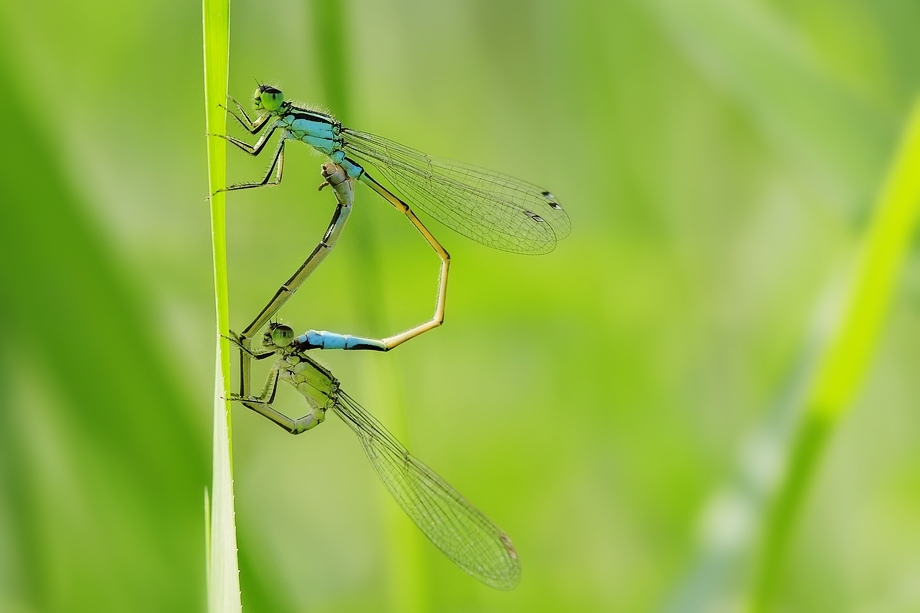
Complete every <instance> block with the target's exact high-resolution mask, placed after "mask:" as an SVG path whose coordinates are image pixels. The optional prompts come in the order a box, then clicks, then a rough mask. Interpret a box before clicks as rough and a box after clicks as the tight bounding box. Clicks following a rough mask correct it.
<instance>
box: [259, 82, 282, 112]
mask: <svg viewBox="0 0 920 613" xmlns="http://www.w3.org/2000/svg"><path fill="white" fill-rule="evenodd" d="M260 99H261V102H262V108H264V109H265V110H266V111H277V110H278V109H279V108H281V103H282V102H284V94H282V93H281V90H280V89H275V88H274V87H269V88H266V89H265V90H264V91H263V92H262V93H261V95H260Z"/></svg>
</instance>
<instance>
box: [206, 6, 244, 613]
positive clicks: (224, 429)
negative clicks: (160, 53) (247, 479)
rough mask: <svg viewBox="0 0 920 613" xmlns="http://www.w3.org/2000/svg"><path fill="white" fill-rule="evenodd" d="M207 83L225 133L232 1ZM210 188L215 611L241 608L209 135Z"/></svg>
mask: <svg viewBox="0 0 920 613" xmlns="http://www.w3.org/2000/svg"><path fill="white" fill-rule="evenodd" d="M202 9H203V28H204V77H205V79H204V88H205V117H206V125H207V133H208V134H224V133H226V129H227V125H226V123H227V122H226V113H225V112H224V111H223V109H221V108H220V106H219V105H221V104H223V103H224V102H225V101H226V99H227V81H228V73H229V66H230V56H229V50H230V15H229V14H230V2H229V0H204V3H203V7H202ZM207 143H208V191H209V193H211V194H214V195H213V196H212V197H211V241H212V247H213V257H214V289H215V303H216V307H217V331H216V332H217V334H216V339H217V363H216V365H215V368H214V371H215V382H214V475H213V485H212V488H213V498H212V501H211V521H210V530H211V533H210V534H209V535H208V543H209V548H210V551H209V557H208V561H207V569H208V573H209V576H208V607H209V610H210V611H212V612H218V611H219V612H225V611H241V610H242V603H241V600H240V580H239V563H238V560H237V555H236V551H237V546H236V526H235V522H234V511H233V472H232V438H231V433H232V429H231V421H230V403H229V402H228V401H227V400H225V398H228V397H229V396H230V343H229V341H228V340H227V338H226V336H227V334H228V333H229V330H230V309H229V293H228V289H227V236H226V209H225V197H224V194H223V193H219V194H215V193H214V192H215V191H216V190H218V189H220V188H222V187H224V186H225V185H226V184H227V182H226V163H227V159H226V158H227V148H226V143H225V141H224V140H223V139H220V138H215V137H213V136H209V137H208V139H207Z"/></svg>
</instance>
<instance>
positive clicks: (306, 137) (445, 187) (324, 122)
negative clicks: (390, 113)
mask: <svg viewBox="0 0 920 613" xmlns="http://www.w3.org/2000/svg"><path fill="white" fill-rule="evenodd" d="M231 101H232V102H233V104H234V105H235V106H236V108H237V110H238V111H239V114H237V113H235V112H233V111H232V110H231V111H230V113H231V114H232V115H233V116H234V117H235V118H236V119H237V121H238V122H239V123H240V125H241V126H243V128H245V129H246V130H247V131H248V132H249V133H250V134H258V133H259V132H261V131H262V130H264V129H266V128H268V131H267V132H266V133H265V134H264V135H262V136H261V137H259V139H258V140H257V141H256V142H255V144H252V145H250V144H249V143H246V142H243V141H241V140H239V139H237V138H234V137H232V136H225V138H226V139H227V140H228V141H230V142H231V143H233V144H234V145H236V146H237V147H239V148H240V149H242V150H243V151H245V152H246V153H249V154H250V155H254V156H255V155H259V153H261V152H262V149H263V148H264V147H265V145H266V143H267V142H268V140H269V138H271V136H272V134H273V133H274V132H275V130H281V132H282V136H281V140H280V141H279V143H278V146H277V148H276V149H275V154H274V157H273V158H272V162H271V165H270V166H269V168H268V172H267V173H266V174H265V176H264V177H263V178H262V180H261V181H258V182H255V183H238V184H236V185H231V186H230V187H228V188H227V189H228V190H235V189H246V188H253V187H263V186H265V185H277V184H278V183H280V182H281V174H282V171H283V168H284V146H285V143H286V142H287V141H289V140H297V141H302V142H304V143H306V144H308V145H310V146H312V147H313V148H314V149H316V150H317V151H320V152H321V153H324V154H325V155H327V156H329V158H330V159H331V160H332V161H333V162H335V163H337V164H340V165H341V166H342V167H343V168H344V169H345V172H346V173H347V174H348V176H349V177H350V178H353V179H358V180H360V181H362V182H363V183H365V184H366V185H368V186H369V187H370V188H371V189H373V190H374V191H375V192H377V193H378V194H380V195H381V196H383V197H384V198H385V199H386V200H387V201H389V202H390V203H391V204H393V206H395V207H396V208H398V209H400V210H402V211H404V212H405V210H407V209H409V208H410V207H409V205H408V204H406V202H404V201H403V200H401V199H400V198H398V197H397V196H395V195H394V194H393V193H392V192H391V191H389V190H388V189H387V188H385V187H384V186H383V185H381V184H380V183H379V182H378V181H377V180H376V179H374V178H373V177H371V176H370V175H369V174H368V173H367V169H366V168H365V167H364V166H363V165H362V164H361V162H363V163H364V164H368V165H370V166H373V167H374V168H375V169H377V170H378V171H379V172H380V174H381V175H383V177H385V178H386V179H387V180H388V181H389V182H390V183H392V185H393V187H394V188H395V189H396V190H398V191H399V192H401V193H402V194H403V195H405V197H406V199H407V200H408V201H410V202H411V203H412V204H414V205H415V206H418V208H419V209H421V210H422V211H425V212H426V213H427V214H429V215H431V216H432V217H434V218H435V219H436V220H438V221H439V222H441V223H443V224H444V225H446V226H447V227H449V228H451V229H453V230H456V231H457V232H459V233H460V234H463V235H465V236H467V237H469V238H471V239H473V240H475V241H478V242H480V243H482V244H483V245H487V246H489V247H494V248H495V249H500V250H503V251H510V252H513V253H525V254H539V253H548V252H550V251H552V250H553V248H554V247H555V246H556V241H557V240H559V239H562V238H565V237H566V236H567V235H568V234H569V230H570V229H571V223H570V222H569V217H568V215H567V214H566V212H565V211H564V210H563V208H562V206H561V205H560V204H559V202H558V200H557V199H556V197H555V196H554V195H553V194H552V193H551V192H549V191H548V190H545V189H543V188H541V187H538V186H536V185H533V184H531V183H526V182H524V181H520V180H518V179H514V178H512V177H509V176H506V175H500V174H495V173H492V172H489V171H486V170H482V169H479V168H476V167H474V166H469V165H467V164H462V163H459V162H452V161H449V160H443V159H440V158H435V157H431V156H428V155H426V154H424V153H422V152H420V151H416V150H415V149H410V148H409V147H406V146H405V145H400V144H399V143H396V142H393V141H391V140H388V139H385V138H382V137H380V136H375V135H373V134H368V133H366V132H359V131H357V130H352V129H351V128H347V127H345V126H343V125H342V124H341V123H340V122H339V121H337V120H336V119H335V118H333V117H332V116H331V115H328V114H326V113H322V112H319V111H316V110H312V109H309V108H306V107H303V106H298V105H297V104H295V103H294V102H292V101H290V100H285V99H284V95H283V94H282V92H281V90H279V89H277V88H275V87H272V86H270V85H259V87H258V89H257V90H256V91H255V94H254V95H253V104H254V106H255V110H256V113H257V117H256V119H255V120H253V119H251V118H250V117H249V115H247V113H246V111H245V110H244V109H243V107H242V105H240V103H239V102H237V101H236V100H232V99H231ZM272 174H274V175H275V176H274V179H272ZM423 233H424V232H423Z"/></svg>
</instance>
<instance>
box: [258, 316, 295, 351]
mask: <svg viewBox="0 0 920 613" xmlns="http://www.w3.org/2000/svg"><path fill="white" fill-rule="evenodd" d="M292 342H294V329H293V328H291V327H290V326H286V325H284V324H279V323H274V322H272V323H270V324H268V332H266V333H265V340H264V341H263V343H262V344H263V345H266V346H275V347H287V346H288V345H290V344H291V343H292Z"/></svg>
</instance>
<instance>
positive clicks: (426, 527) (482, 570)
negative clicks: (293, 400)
mask: <svg viewBox="0 0 920 613" xmlns="http://www.w3.org/2000/svg"><path fill="white" fill-rule="evenodd" d="M333 410H335V412H336V413H337V414H338V415H339V417H341V418H342V419H343V420H344V421H345V423H346V424H348V425H349V427H351V429H352V430H354V431H355V434H357V435H358V438H359V439H361V444H362V445H363V446H364V451H365V452H366V453H367V457H368V458H369V459H370V461H371V464H373V465H374V468H375V469H376V470H377V474H378V475H379V476H380V480H381V481H383V484H384V485H386V487H387V489H388V490H390V493H391V494H392V495H393V498H395V499H396V502H398V503H399V506H401V507H402V509H403V511H405V512H406V515H408V516H409V517H410V518H411V519H412V521H413V522H415V525H416V526H418V527H419V528H420V529H421V531H422V532H424V533H425V536H427V537H428V538H429V539H430V540H431V542H432V543H434V544H435V545H436V546H437V547H438V549H440V550H441V551H442V552H444V555H446V556H447V557H448V558H450V559H451V560H452V561H453V562H454V563H455V564H456V565H457V566H459V567H460V568H462V569H463V570H464V571H466V572H467V573H469V574H470V575H472V576H473V577H476V578H477V579H479V580H480V581H482V582H483V583H485V584H486V585H490V586H492V587H495V588H498V589H501V590H510V589H511V588H513V587H514V586H516V585H517V583H518V581H519V580H520V578H521V564H520V562H519V561H518V557H517V552H516V551H515V550H514V545H513V544H512V543H511V539H510V538H509V537H508V535H507V534H505V533H504V532H502V531H501V529H499V527H498V526H496V525H495V524H493V523H492V522H491V521H490V520H489V518H488V517H486V516H485V515H483V514H482V513H481V512H480V511H479V510H478V509H477V508H476V507H474V506H473V505H472V504H470V503H469V501H467V499H466V498H464V497H463V496H461V495H460V493H459V492H458V491H457V490H455V489H454V488H452V487H451V486H450V485H448V484H447V483H446V482H445V481H444V480H443V479H441V478H440V477H439V476H438V475H436V474H435V473H434V471H432V470H431V469H430V468H428V467H427V466H425V465H424V464H422V462H420V461H419V460H418V459H416V458H415V457H413V456H412V455H411V454H410V453H409V452H408V450H406V448H405V447H403V446H402V444H400V442H399V441H397V440H396V439H395V438H394V437H393V435H392V434H390V433H389V432H387V430H386V428H384V427H383V425H381V423H380V422H379V421H377V420H376V419H375V418H374V417H373V416H371V415H370V414H369V413H368V412H367V411H365V410H364V408H363V407H361V405H359V404H358V403H357V402H355V401H354V400H353V399H352V398H351V397H349V396H348V395H347V394H345V393H344V392H342V391H341V390H339V393H338V398H337V400H336V402H335V404H334V405H333Z"/></svg>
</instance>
